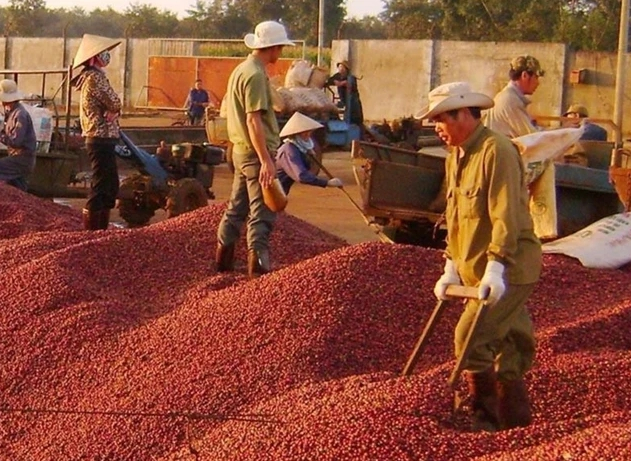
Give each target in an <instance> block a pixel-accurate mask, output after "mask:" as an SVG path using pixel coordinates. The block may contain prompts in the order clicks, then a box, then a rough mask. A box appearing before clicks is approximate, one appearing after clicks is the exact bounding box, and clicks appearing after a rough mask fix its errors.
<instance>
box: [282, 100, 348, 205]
mask: <svg viewBox="0 0 631 461" xmlns="http://www.w3.org/2000/svg"><path fill="white" fill-rule="evenodd" d="M322 128H323V125H322V124H320V123H318V122H316V121H315V120H313V119H312V118H310V117H307V116H306V115H303V114H301V113H300V112H296V113H294V115H292V116H291V118H290V119H289V120H288V121H287V123H286V124H285V126H284V127H283V129H282V130H281V132H280V137H281V138H284V140H283V145H282V146H281V148H280V149H278V153H277V155H276V167H277V168H278V172H277V174H278V179H279V180H280V183H281V185H282V186H283V190H284V191H285V194H289V189H291V186H292V185H293V184H294V183H295V182H299V183H302V184H308V185H310V186H319V187H342V185H343V184H342V181H341V180H340V179H339V178H330V179H324V178H320V177H318V176H317V175H315V174H314V173H312V172H311V170H310V168H311V155H312V153H313V149H314V148H315V143H314V141H313V138H312V137H311V135H312V133H313V132H314V131H315V130H319V129H322Z"/></svg>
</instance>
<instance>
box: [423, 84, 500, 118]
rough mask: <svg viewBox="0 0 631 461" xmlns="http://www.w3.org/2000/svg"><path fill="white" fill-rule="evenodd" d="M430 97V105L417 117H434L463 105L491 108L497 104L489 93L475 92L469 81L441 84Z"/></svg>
mask: <svg viewBox="0 0 631 461" xmlns="http://www.w3.org/2000/svg"><path fill="white" fill-rule="evenodd" d="M428 99H429V106H428V107H426V108H425V109H423V110H422V111H421V112H419V113H418V114H416V115H415V117H416V118H418V119H423V118H432V117H434V116H435V115H438V114H442V113H444V112H447V111H450V110H454V109H462V108H463V107H479V108H480V109H490V108H491V107H493V106H494V104H495V103H494V102H493V100H492V99H491V98H489V97H488V96H487V95H485V94H482V93H475V92H473V91H472V90H471V85H469V84H468V83H467V82H452V83H445V84H444V85H440V86H438V87H436V88H434V89H433V90H432V91H430V92H429V95H428Z"/></svg>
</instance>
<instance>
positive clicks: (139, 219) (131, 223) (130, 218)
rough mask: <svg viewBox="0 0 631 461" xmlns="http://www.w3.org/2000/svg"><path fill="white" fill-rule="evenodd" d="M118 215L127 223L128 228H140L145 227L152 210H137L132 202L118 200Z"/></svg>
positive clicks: (152, 212) (151, 216)
mask: <svg viewBox="0 0 631 461" xmlns="http://www.w3.org/2000/svg"><path fill="white" fill-rule="evenodd" d="M117 207H118V214H119V215H120V217H121V218H122V219H123V221H125V222H126V223H127V226H128V227H141V226H144V225H146V224H147V223H148V222H149V220H150V219H151V218H153V215H154V214H155V213H154V211H153V210H150V209H147V208H138V207H137V206H136V204H135V203H134V201H133V200H129V199H118V205H117Z"/></svg>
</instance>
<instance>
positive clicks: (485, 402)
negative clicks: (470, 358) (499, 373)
mask: <svg viewBox="0 0 631 461" xmlns="http://www.w3.org/2000/svg"><path fill="white" fill-rule="evenodd" d="M466 378H467V383H468V384H469V394H470V395H471V398H472V401H471V410H472V413H473V415H472V416H473V421H472V424H471V428H472V430H473V431H475V432H480V431H486V432H495V431H497V430H499V429H500V422H499V402H498V398H497V377H496V374H495V370H494V369H493V367H491V368H489V369H487V370H485V371H482V372H478V373H472V372H467V373H466Z"/></svg>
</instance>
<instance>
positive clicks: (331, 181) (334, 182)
mask: <svg viewBox="0 0 631 461" xmlns="http://www.w3.org/2000/svg"><path fill="white" fill-rule="evenodd" d="M326 185H327V187H342V186H343V185H344V184H342V180H341V179H339V178H331V179H329V181H328V182H327V183H326Z"/></svg>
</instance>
